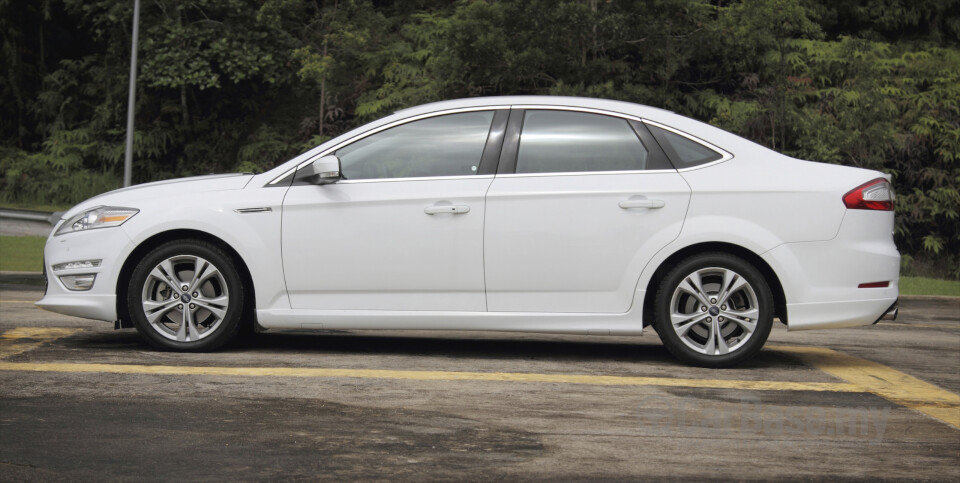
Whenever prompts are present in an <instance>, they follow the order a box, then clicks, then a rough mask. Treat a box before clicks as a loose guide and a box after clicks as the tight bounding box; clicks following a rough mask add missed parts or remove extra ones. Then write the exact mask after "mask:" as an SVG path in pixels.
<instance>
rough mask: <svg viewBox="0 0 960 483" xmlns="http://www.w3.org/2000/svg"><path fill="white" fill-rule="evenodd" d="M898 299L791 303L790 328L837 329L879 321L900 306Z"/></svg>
mask: <svg viewBox="0 0 960 483" xmlns="http://www.w3.org/2000/svg"><path fill="white" fill-rule="evenodd" d="M896 302H897V299H895V298H894V299H886V298H884V299H868V300H850V301H844V302H814V303H800V304H787V314H788V315H787V319H788V324H787V325H788V327H789V329H790V330H805V329H836V328H841V327H856V326H858V325H870V324H876V323H877V322H879V321H880V320H881V319H883V318H884V317H885V316H887V315H888V314H889V312H890V310H891V309H892V310H896V307H895V305H896Z"/></svg>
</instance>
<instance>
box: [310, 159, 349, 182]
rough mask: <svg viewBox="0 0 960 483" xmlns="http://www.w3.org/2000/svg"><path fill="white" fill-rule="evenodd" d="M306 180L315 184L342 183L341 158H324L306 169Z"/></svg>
mask: <svg viewBox="0 0 960 483" xmlns="http://www.w3.org/2000/svg"><path fill="white" fill-rule="evenodd" d="M304 171H305V173H304V175H305V178H306V179H307V180H308V181H309V182H310V183H314V184H332V183H336V182H337V181H340V178H341V176H340V158H338V157H336V156H334V155H332V154H331V155H329V156H324V157H322V158H320V159H318V160H316V161H314V162H312V163H310V165H308V166H307V167H306V168H304Z"/></svg>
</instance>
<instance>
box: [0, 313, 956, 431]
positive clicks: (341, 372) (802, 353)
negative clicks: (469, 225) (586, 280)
mask: <svg viewBox="0 0 960 483" xmlns="http://www.w3.org/2000/svg"><path fill="white" fill-rule="evenodd" d="M78 331H80V329H68V328H41V327H20V328H16V329H13V330H10V331H7V332H5V333H3V334H2V335H0V359H2V358H6V357H9V356H12V355H15V354H20V353H23V352H26V351H28V350H31V349H34V348H36V347H39V346H40V345H42V344H44V343H47V342H49V341H52V340H54V339H58V338H61V337H66V336H68V335H71V334H74V333H76V332H78ZM770 349H772V350H775V351H777V352H780V353H783V354H787V355H789V356H793V357H795V358H797V359H800V360H801V361H802V362H804V363H805V364H807V365H809V366H812V367H816V368H818V369H820V370H822V371H824V372H826V373H828V374H830V375H832V376H834V377H836V378H838V379H841V380H843V381H846V382H843V383H833V382H791V381H743V380H725V379H681V378H667V377H632V376H596V375H589V374H538V373H511V372H459V371H396V370H384V369H336V368H319V367H318V368H293V367H216V366H210V367H206V366H155V365H141V364H119V365H118V364H85V363H58V362H52V363H32V362H3V361H0V371H30V372H71V373H84V372H86V373H108V374H160V375H212V376H258V377H271V376H272V377H349V378H360V379H405V380H424V381H504V382H541V383H558V384H585V385H603V386H661V387H693V388H711V389H742V390H753V391H829V392H868V393H872V394H876V395H878V396H880V397H882V398H884V399H887V400H889V401H891V402H894V403H896V404H899V405H901V406H904V407H907V408H910V409H913V410H915V411H919V412H921V413H923V414H926V415H928V416H931V417H933V418H935V419H938V420H940V421H943V422H945V423H947V424H949V425H951V426H953V427H954V428H957V429H960V396H958V395H957V394H954V393H952V392H949V391H947V390H944V389H942V388H940V387H938V386H936V385H933V384H930V383H928V382H925V381H922V380H920V379H917V378H915V377H913V376H910V375H908V374H905V373H903V372H900V371H898V370H896V369H893V368H890V367H887V366H885V365H883V364H879V363H876V362H873V361H868V360H866V359H861V358H859V357H855V356H851V355H849V354H844V353H842V352H838V351H835V350H833V349H828V348H825V347H803V346H773V347H770Z"/></svg>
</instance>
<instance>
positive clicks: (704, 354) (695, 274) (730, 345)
mask: <svg viewBox="0 0 960 483" xmlns="http://www.w3.org/2000/svg"><path fill="white" fill-rule="evenodd" d="M655 311H656V321H655V324H654V326H655V328H656V329H657V333H658V334H659V335H660V338H661V339H662V340H663V343H664V345H666V346H667V349H669V350H670V352H671V353H673V354H674V355H675V356H677V357H679V358H680V359H683V360H685V361H688V362H692V363H695V364H699V365H702V366H708V367H724V366H729V365H732V364H736V363H738V362H741V361H743V360H745V359H747V358H749V357H751V356H752V355H754V354H755V353H756V352H757V351H758V350H760V347H762V346H763V344H764V342H766V340H767V336H768V335H769V334H770V328H771V326H772V324H773V295H772V294H771V292H770V287H769V285H768V284H767V282H766V280H765V279H764V278H763V275H762V274H761V273H760V272H759V271H758V270H757V269H756V268H754V267H753V266H752V265H751V264H749V263H747V262H746V261H744V260H743V259H741V258H739V257H735V256H733V255H729V254H725V253H708V254H702V255H696V256H693V257H690V258H688V259H686V260H684V261H682V262H680V263H679V264H678V265H677V266H676V267H674V268H673V270H671V271H670V272H669V273H668V274H667V276H666V277H664V279H663V281H662V282H661V284H660V288H659V289H658V291H657V299H656V308H655Z"/></svg>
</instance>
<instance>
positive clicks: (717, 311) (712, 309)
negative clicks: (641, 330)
mask: <svg viewBox="0 0 960 483" xmlns="http://www.w3.org/2000/svg"><path fill="white" fill-rule="evenodd" d="M184 297H186V295H184ZM709 312H710V315H712V316H714V317H716V316H718V315H720V307H717V306H716V305H714V306H711V307H710V309H709Z"/></svg>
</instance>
